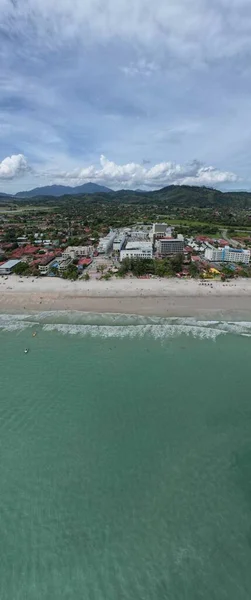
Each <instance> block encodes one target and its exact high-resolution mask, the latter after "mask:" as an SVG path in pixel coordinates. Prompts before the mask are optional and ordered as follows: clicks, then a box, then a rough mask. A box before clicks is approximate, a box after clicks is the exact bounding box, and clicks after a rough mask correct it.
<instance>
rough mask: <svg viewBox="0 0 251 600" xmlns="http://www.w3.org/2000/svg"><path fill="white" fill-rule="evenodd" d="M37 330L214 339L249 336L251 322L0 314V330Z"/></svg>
mask: <svg viewBox="0 0 251 600" xmlns="http://www.w3.org/2000/svg"><path fill="white" fill-rule="evenodd" d="M31 327H36V328H41V329H42V330H43V331H47V332H52V331H57V332H59V333H61V334H63V335H79V336H90V337H92V338H94V337H100V338H121V339H122V338H126V337H128V338H143V337H145V336H148V337H152V338H154V339H156V340H164V339H165V338H173V337H177V336H180V335H186V336H192V337H194V338H199V339H212V340H216V339H217V338H218V337H219V336H221V335H229V334H234V335H241V336H243V337H249V336H251V321H221V320H214V321H210V320H199V319H198V320H197V319H195V318H192V317H189V318H184V317H183V318H175V317H172V318H164V317H155V316H152V317H146V316H138V315H133V314H132V315H127V314H117V313H113V314H107V313H103V314H99V313H82V312H77V311H75V312H74V311H72V312H67V311H53V312H52V311H50V312H41V313H30V314H26V315H24V314H15V315H14V314H2V315H0V329H1V330H3V331H22V330H25V329H27V328H31Z"/></svg>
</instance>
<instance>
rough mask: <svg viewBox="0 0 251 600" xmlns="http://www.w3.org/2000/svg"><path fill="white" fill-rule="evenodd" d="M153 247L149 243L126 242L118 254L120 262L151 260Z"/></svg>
mask: <svg viewBox="0 0 251 600" xmlns="http://www.w3.org/2000/svg"><path fill="white" fill-rule="evenodd" d="M152 257H153V247H152V243H151V242H128V243H127V244H126V247H125V249H124V250H121V252H120V261H122V260H123V259H124V258H152Z"/></svg>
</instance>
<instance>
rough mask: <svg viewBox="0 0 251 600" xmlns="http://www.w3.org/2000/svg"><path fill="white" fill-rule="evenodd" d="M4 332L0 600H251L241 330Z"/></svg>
mask: <svg viewBox="0 0 251 600" xmlns="http://www.w3.org/2000/svg"><path fill="white" fill-rule="evenodd" d="M34 323H36V324H35V325H34ZM0 325H1V326H2V329H1V330H0V365H1V387H0V394H1V400H0V457H1V460H0V507H1V511H0V540H1V541H0V543H1V561H0V598H1V600H48V599H53V600H59V599H60V600H64V599H67V600H127V599H128V600H166V599H171V600H176V599H177V600H183V599H184V600H187V599H189V600H199V599H205V600H214V599H215V600H223V599H227V600H237V599H238V600H244V599H250V589H251V571H250V560H251V404H250V357H251V341H250V338H249V337H248V336H249V335H250V334H251V323H233V322H231V323H223V322H217V321H215V322H214V323H212V322H211V323H209V322H206V321H204V322H196V321H195V320H193V319H186V320H185V319H173V320H165V319H157V318H156V319H146V318H135V317H127V316H122V317H121V316H120V317H119V316H115V315H114V316H110V317H109V318H108V317H107V316H98V315H97V316H93V315H92V316H91V315H84V316H80V315H77V314H74V313H72V314H71V315H65V314H64V313H58V314H50V315H48V314H47V315H46V314H42V315H32V316H26V317H25V318H24V317H23V316H19V317H18V316H17V317H14V316H9V317H8V316H6V315H4V316H2V318H1V320H0ZM35 329H36V331H37V336H36V337H35V338H33V337H32V331H34V330H35ZM25 347H29V349H30V352H29V353H28V354H27V355H25V354H24V348H25Z"/></svg>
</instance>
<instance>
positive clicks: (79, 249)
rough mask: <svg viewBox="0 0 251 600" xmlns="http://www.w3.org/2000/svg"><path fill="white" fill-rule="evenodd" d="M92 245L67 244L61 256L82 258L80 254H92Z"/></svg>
mask: <svg viewBox="0 0 251 600" xmlns="http://www.w3.org/2000/svg"><path fill="white" fill-rule="evenodd" d="M93 252H94V246H68V248H65V250H64V252H63V253H62V258H69V257H70V258H72V259H73V260H74V258H82V256H92V255H93Z"/></svg>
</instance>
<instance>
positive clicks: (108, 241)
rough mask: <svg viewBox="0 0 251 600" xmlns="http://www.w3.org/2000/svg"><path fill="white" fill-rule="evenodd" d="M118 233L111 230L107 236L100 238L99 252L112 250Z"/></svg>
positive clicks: (105, 252)
mask: <svg viewBox="0 0 251 600" xmlns="http://www.w3.org/2000/svg"><path fill="white" fill-rule="evenodd" d="M116 235H117V234H116V231H110V233H108V235H107V236H106V237H104V238H100V240H99V245H98V247H97V251H98V253H99V254H107V252H109V250H111V248H112V245H113V242H114V240H115V237H116Z"/></svg>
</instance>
